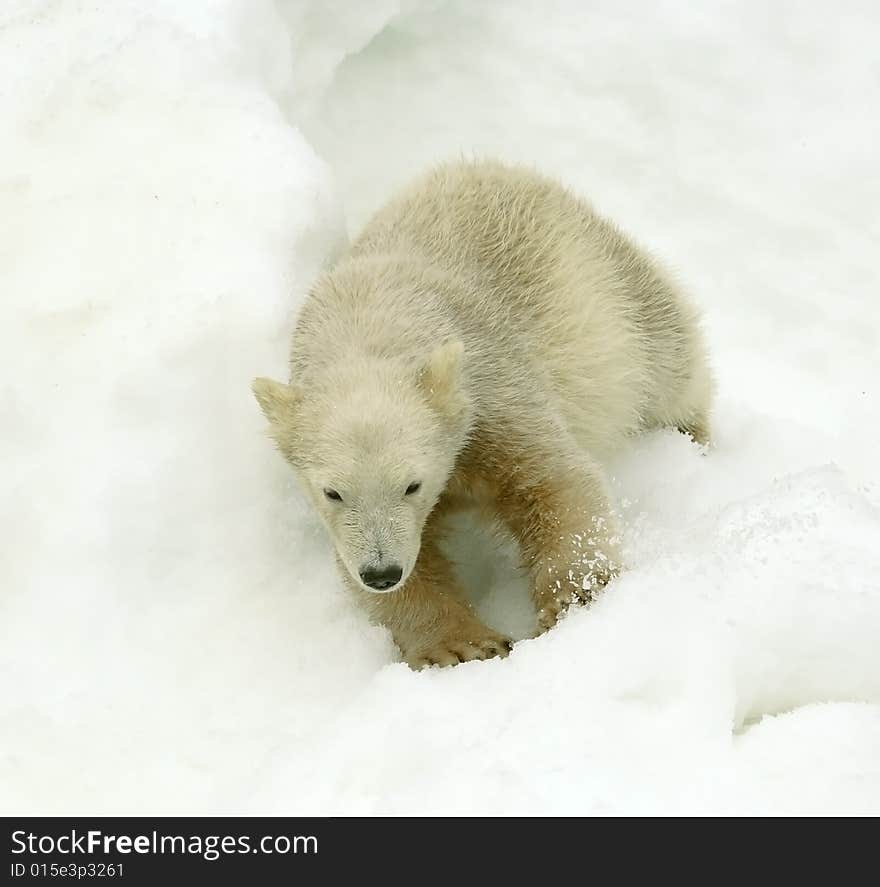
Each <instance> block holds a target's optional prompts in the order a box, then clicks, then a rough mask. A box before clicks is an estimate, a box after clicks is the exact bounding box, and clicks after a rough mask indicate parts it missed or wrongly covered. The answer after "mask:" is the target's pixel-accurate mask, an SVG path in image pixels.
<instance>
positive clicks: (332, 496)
mask: <svg viewBox="0 0 880 887" xmlns="http://www.w3.org/2000/svg"><path fill="white" fill-rule="evenodd" d="M324 495H325V496H326V497H327V498H328V499H332V500H333V501H334V502H341V501H342V496H340V495H339V493H337V492H336V490H329V489H325V490H324Z"/></svg>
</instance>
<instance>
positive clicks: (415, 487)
mask: <svg viewBox="0 0 880 887" xmlns="http://www.w3.org/2000/svg"><path fill="white" fill-rule="evenodd" d="M421 488H422V483H421V481H418V480H416V481H413V482H412V483H411V484H410V485H409V486H408V487H407V488H406V495H407V496H412V494H413V493H418V491H419V490H420V489H421Z"/></svg>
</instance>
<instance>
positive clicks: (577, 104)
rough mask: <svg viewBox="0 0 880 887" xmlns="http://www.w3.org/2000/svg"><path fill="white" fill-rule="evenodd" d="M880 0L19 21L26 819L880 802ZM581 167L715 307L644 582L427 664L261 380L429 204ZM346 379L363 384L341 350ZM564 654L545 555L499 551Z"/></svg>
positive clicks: (488, 567) (16, 696) (1, 127)
mask: <svg viewBox="0 0 880 887" xmlns="http://www.w3.org/2000/svg"><path fill="white" fill-rule="evenodd" d="M878 45H880V13H878V11H877V7H876V4H874V3H869V2H866V3H863V4H856V3H849V2H838V3H834V4H828V3H824V2H817V3H806V2H798V3H794V2H792V3H782V2H774V3H763V2H755V3H734V2H726V3H723V2H718V3H699V4H694V3H685V2H682V3H672V2H664V3H656V2H645V3H620V2H590V3H584V2H577V0H571V2H561V0H558V2H546V0H542V2H505V3H503V4H502V3H500V2H498V3H494V2H467V0H458V2H452V0H450V2H443V0H434V2H422V3H419V2H414V0H400V2H391V0H383V2H371V3H360V2H355V0H349V2H342V0H335V2H327V0H324V2H320V0H314V2H283V3H282V2H278V3H272V2H270V0H259V2H254V0H247V2H246V0H217V2H196V0H192V2H186V3H182V2H171V0H167V2H155V0H153V2H146V0H145V2H141V3H135V2H123V0H113V2H103V3H96V2H89V3H80V2H74V0H66V2H63V3H62V2H45V0H43V2H28V0H23V2H20V0H5V2H3V3H2V5H0V355H2V370H3V372H2V377H0V812H4V813H7V814H9V813H17V814H21V813H80V814H81V813H104V812H107V813H243V812H249V813H313V814H315V813H413V812H414V813H436V812H443V813H449V812H459V813H681V812H696V813H699V812H734V813H745V812H749V813H767V812H774V813H779V812H847V813H854V812H873V813H875V814H876V813H880V512H878V507H880V468H878V462H877V458H878V457H877V454H878V449H880V407H878V391H880V387H878V381H880V379H878V377H880V359H878V354H880V341H878V340H880V287H878V283H880V272H878V262H880V251H878V247H880V223H878V205H880V175H878V172H877V150H878V144H880V138H878V136H880V113H878V109H880V54H878V51H877V47H878ZM462 154H463V155H465V156H500V157H502V158H506V159H509V160H516V161H522V162H525V163H528V164H530V165H533V166H535V167H537V168H539V169H541V170H542V171H545V172H547V173H550V174H552V175H555V176H557V177H559V178H561V179H562V180H563V181H564V182H565V183H566V184H568V185H570V186H571V187H572V188H574V189H575V190H576V191H578V192H579V193H581V194H583V195H585V196H587V197H589V198H590V199H591V200H592V201H593V202H594V203H595V205H596V206H597V207H598V208H599V209H600V210H601V211H602V212H604V213H606V214H607V215H609V216H611V217H612V218H613V219H615V220H616V221H617V222H618V223H619V224H620V225H621V226H622V227H624V228H625V229H626V230H629V231H631V232H632V233H633V234H634V235H635V236H636V238H637V239H638V240H639V241H640V242H641V243H643V244H644V245H646V246H647V247H648V248H650V249H652V250H653V251H654V252H655V253H656V254H657V255H658V256H660V257H661V258H662V259H664V260H665V261H666V262H667V264H669V265H670V266H671V267H672V268H673V269H674V270H675V271H676V272H677V274H678V276H679V278H680V279H681V281H682V282H683V284H684V285H685V286H686V287H687V289H688V290H690V291H691V292H692V293H693V294H694V297H695V299H696V300H697V301H698V302H699V303H700V304H701V305H702V306H703V307H704V310H705V315H706V328H707V332H708V335H709V340H710V347H711V352H712V358H713V363H714V365H715V368H716V371H717V376H718V381H719V396H718V402H717V411H716V437H717V446H716V448H715V450H714V451H713V452H712V453H711V454H710V455H708V456H701V455H700V454H699V452H698V450H697V448H696V447H695V446H693V445H692V444H690V443H689V442H688V441H687V440H685V439H684V438H683V437H681V436H680V435H676V434H674V433H672V432H669V433H658V434H654V435H652V436H650V437H646V438H644V439H642V440H640V441H638V442H635V443H634V444H633V446H632V447H631V448H630V449H629V450H628V451H627V452H626V453H622V454H621V456H620V458H619V460H618V461H617V463H616V464H615V465H613V466H611V469H610V470H611V472H612V473H613V475H614V478H615V480H614V489H615V495H616V498H617V501H618V506H619V507H620V509H621V510H622V513H623V516H624V524H625V531H626V546H627V550H628V559H629V563H630V566H631V569H630V571H629V572H628V573H627V574H626V575H625V576H623V577H622V578H621V579H620V580H619V581H617V582H615V583H614V585H613V587H612V588H611V589H610V590H609V592H608V594H607V595H606V596H605V597H604V598H603V599H602V601H601V602H600V603H599V604H598V605H597V606H595V607H593V608H592V610H590V611H589V612H585V611H579V612H577V613H575V614H573V615H572V616H571V617H569V618H568V619H567V620H566V621H565V622H563V623H562V624H561V625H560V626H559V627H558V628H557V629H556V630H554V631H553V632H551V633H550V634H548V635H545V636H543V637H542V638H540V639H538V640H532V641H524V642H522V643H520V644H518V645H517V647H516V649H515V651H514V654H513V655H512V656H511V657H510V658H509V659H508V660H506V661H493V662H489V663H471V664H469V665H466V666H462V667H459V668H456V669H452V670H443V671H440V670H436V669H435V670H433V671H430V672H425V673H421V674H415V673H412V672H410V671H409V670H407V669H406V667H405V666H403V665H402V664H400V663H398V662H396V654H395V650H394V647H393V645H392V643H391V641H390V639H389V638H388V636H387V634H386V633H385V631H384V630H382V629H380V628H375V627H371V626H369V625H368V624H367V623H366V621H365V619H364V617H363V616H362V615H361V614H360V613H359V612H358V611H357V610H356V609H355V608H354V607H353V605H352V604H351V602H350V601H349V600H348V599H347V598H346V597H345V595H344V593H343V591H342V588H341V586H340V584H339V581H338V580H337V578H336V575H335V571H334V566H333V561H332V556H331V552H330V550H329V545H328V542H327V541H326V539H325V538H324V535H323V531H322V530H321V529H320V527H319V526H318V524H317V522H316V520H315V518H314V517H313V516H312V515H311V514H310V512H309V510H308V508H307V507H306V505H305V504H304V502H303V501H302V499H301V498H300V496H299V493H298V491H297V489H296V486H295V483H294V480H293V478H292V476H291V474H290V472H289V470H288V469H287V468H286V467H285V466H284V465H283V464H282V462H281V459H280V458H279V457H278V456H277V455H275V454H274V453H273V452H272V450H271V447H270V445H269V443H268V442H267V440H266V439H265V437H264V423H263V420H262V418H261V416H260V414H259V411H258V408H257V406H256V404H255V403H254V402H253V400H252V397H251V395H250V391H249V383H250V379H251V378H252V377H253V376H255V375H275V376H277V377H285V374H286V359H287V338H288V335H289V332H290V329H291V325H292V320H293V315H294V312H295V309H296V306H297V304H298V302H299V300H301V298H302V296H303V293H304V291H305V290H306V288H307V287H308V285H309V282H310V281H311V280H312V279H313V277H314V275H315V274H316V272H317V270H318V269H319V268H320V267H321V265H322V263H324V262H326V261H328V260H329V259H331V258H332V257H333V256H334V255H336V254H337V253H338V250H339V249H340V247H341V246H342V244H344V241H345V237H346V233H348V234H351V233H353V232H355V231H356V230H357V227H358V225H359V224H361V223H362V222H363V221H364V219H365V218H366V217H367V215H368V214H369V213H370V212H371V211H372V210H373V209H374V208H376V207H377V206H378V205H379V204H380V203H381V202H382V201H383V200H384V199H386V197H387V196H388V195H389V193H390V192H391V190H392V189H393V187H394V186H396V185H397V184H399V183H401V182H403V181H404V180H405V179H406V178H407V177H408V176H410V175H411V174H414V173H416V172H418V171H420V170H421V169H423V168H424V167H425V166H427V165H429V164H430V163H432V162H436V161H438V160H441V159H446V158H449V157H455V156H459V155H462ZM340 359H344V355H340ZM461 555H462V558H463V560H464V562H465V566H466V573H467V575H468V576H469V577H470V581H471V582H472V584H473V586H474V588H473V591H474V595H475V598H476V599H477V600H478V603H479V606H480V608H481V610H482V611H483V612H484V613H485V614H487V618H489V619H490V621H492V622H493V624H495V625H497V626H499V627H503V628H506V629H509V630H511V631H514V632H516V633H517V634H518V635H520V636H521V635H523V634H526V633H528V630H529V625H528V614H527V612H526V611H525V610H524V607H523V599H522V582H521V580H520V579H519V578H518V577H517V576H516V575H515V574H514V572H513V570H512V568H511V566H510V554H509V552H504V551H501V552H499V553H498V554H497V555H496V556H493V557H491V558H487V557H486V550H485V546H483V545H482V544H476V545H472V546H471V547H470V548H467V547H464V548H463V549H462V550H461Z"/></svg>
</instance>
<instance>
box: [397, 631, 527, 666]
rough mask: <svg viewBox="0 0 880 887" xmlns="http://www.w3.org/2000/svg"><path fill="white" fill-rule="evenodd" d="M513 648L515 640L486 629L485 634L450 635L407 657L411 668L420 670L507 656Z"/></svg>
mask: <svg viewBox="0 0 880 887" xmlns="http://www.w3.org/2000/svg"><path fill="white" fill-rule="evenodd" d="M512 648H513V641H511V640H510V638H507V637H505V636H504V635H501V634H497V633H496V632H494V631H489V630H488V629H486V631H485V633H484V634H480V635H471V636H465V637H449V638H444V639H442V640H439V641H436V642H434V643H431V644H429V645H426V646H423V647H420V648H419V649H417V650H413V651H411V652H407V653H406V654H405V659H406V663H407V665H409V667H410V668H413V669H415V670H419V669H422V668H427V667H428V666H431V665H440V666H446V665H458V664H459V663H461V662H470V661H472V660H474V659H493V658H495V657H496V656H500V657H502V658H503V657H505V656H507V655H508V653H510V651H511V649H512Z"/></svg>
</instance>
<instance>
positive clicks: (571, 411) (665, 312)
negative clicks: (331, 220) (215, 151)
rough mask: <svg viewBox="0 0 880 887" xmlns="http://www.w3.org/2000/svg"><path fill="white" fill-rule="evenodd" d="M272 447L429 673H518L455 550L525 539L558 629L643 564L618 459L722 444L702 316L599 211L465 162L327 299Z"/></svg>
mask: <svg viewBox="0 0 880 887" xmlns="http://www.w3.org/2000/svg"><path fill="white" fill-rule="evenodd" d="M253 390H254V393H255V395H256V398H257V400H258V402H259V404H260V406H261V408H262V410H263V412H264V414H265V416H266V418H267V419H268V421H269V426H270V435H271V437H272V438H273V439H274V441H275V443H276V445H277V447H278V449H279V450H280V452H281V454H282V455H283V456H284V458H285V459H286V460H287V461H288V462H289V463H290V465H291V466H292V467H293V468H294V469H295V471H296V473H297V474H298V476H299V478H300V480H301V482H302V486H303V488H304V490H305V492H306V493H307V495H308V496H309V497H310V498H311V500H312V502H313V503H314V506H315V508H316V510H317V512H318V514H319V515H320V517H321V519H322V520H323V522H324V524H325V525H326V527H327V529H328V531H329V533H330V535H331V537H332V539H333V542H334V544H335V548H336V553H337V559H338V562H339V565H340V568H341V572H342V575H343V577H344V578H345V581H346V583H347V584H348V586H350V588H351V589H352V591H353V592H354V593H355V594H356V595H357V596H358V597H359V598H360V599H361V601H362V602H363V603H364V605H365V606H366V608H367V610H368V611H369V613H370V615H371V616H372V618H374V619H375V620H378V621H380V622H381V623H383V624H385V625H386V626H387V627H388V628H389V629H390V630H391V632H392V634H393V637H394V639H395V641H396V643H397V644H398V646H399V647H400V650H401V652H402V654H403V657H404V658H405V660H406V661H407V662H408V663H409V664H410V665H411V666H413V667H416V668H418V667H422V666H425V665H431V664H437V665H452V664H456V663H458V662H464V661H467V660H471V659H485V658H488V657H492V656H503V655H506V653H507V652H508V651H509V649H510V641H509V639H507V638H505V637H503V636H501V635H500V634H498V633H497V632H495V631H493V630H492V629H491V628H489V627H488V626H486V625H484V624H483V623H482V622H481V621H480V620H479V619H478V618H477V616H476V615H475V613H474V612H473V610H472V609H471V608H470V607H469V605H468V604H467V603H466V601H465V600H464V597H463V595H462V593H461V589H460V588H459V587H458V586H457V584H456V580H455V578H454V574H453V570H452V568H451V565H450V563H449V562H448V561H447V559H446V557H445V556H444V555H443V553H442V552H441V550H440V547H439V545H438V540H439V534H440V531H441V525H442V523H443V520H444V518H445V517H446V515H448V514H449V512H450V511H451V510H453V509H457V508H461V507H464V506H468V505H472V504H474V503H476V504H478V505H480V506H482V507H484V508H485V509H487V510H489V511H490V512H491V514H492V515H493V516H494V517H495V518H497V520H499V521H501V522H502V523H503V524H504V525H506V526H507V527H508V528H509V530H510V531H511V532H512V533H513V535H514V537H515V538H516V540H517V541H518V543H519V547H520V550H521V554H522V560H523V563H524V566H525V568H526V569H527V570H528V573H529V577H530V590H531V595H532V598H533V600H534V604H535V607H536V610H537V614H538V625H539V627H540V628H541V629H547V628H549V627H550V626H552V625H553V624H554V623H555V622H556V620H557V619H558V617H559V615H560V614H561V613H562V612H563V611H564V610H565V609H566V608H567V607H568V606H569V605H570V604H572V603H574V602H578V601H581V602H585V601H589V600H590V599H591V598H592V597H593V596H594V595H595V594H596V593H597V592H598V591H599V590H600V589H601V588H602V587H603V586H605V585H606V583H608V582H609V580H610V579H611V578H612V577H614V576H615V575H616V573H617V572H618V571H619V569H620V567H621V563H620V556H619V550H618V542H619V539H618V530H617V527H616V525H615V522H614V520H613V517H612V515H611V512H610V507H609V501H608V493H607V491H606V483H605V480H604V478H603V473H602V468H601V459H602V457H603V456H605V455H607V454H608V453H609V452H611V451H612V450H614V449H615V447H617V446H618V445H619V443H620V442H621V440H622V439H623V438H624V437H625V436H626V435H630V434H633V433H636V432H638V431H639V430H642V429H646V428H653V427H658V426H670V427H677V428H679V429H681V430H682V431H683V432H686V433H687V434H689V435H691V436H692V437H693V438H694V439H695V440H696V441H698V442H700V443H707V442H708V440H709V410H710V401H711V393H712V383H711V376H710V372H709V369H708V366H707V361H706V354H705V348H704V344H703V340H702V336H701V333H700V329H699V324H698V316H697V313H696V311H695V309H694V308H693V307H692V306H691V305H690V303H689V302H688V301H687V300H686V299H685V298H684V297H683V296H682V294H681V293H680V292H679V291H678V289H677V288H676V286H675V285H674V284H673V283H672V282H671V281H670V280H669V279H668V278H667V276H666V275H665V274H664V272H663V271H662V270H661V269H660V268H658V267H657V265H656V264H655V263H654V262H653V261H652V260H651V259H650V258H649V257H648V256H647V255H645V254H644V253H643V252H642V251H641V250H640V249H638V248H637V247H636V246H635V245H633V244H632V243H631V242H630V241H629V240H628V239H627V238H626V237H625V236H624V235H623V234H621V233H620V232H619V231H618V230H617V229H616V228H615V227H614V226H613V225H611V224H610V223H609V222H607V221H606V220H604V219H602V218H601V217H600V216H598V215H597V214H596V213H595V212H594V211H593V209H592V208H591V207H590V205H589V204H587V203H586V202H584V201H583V200H581V199H579V198H577V197H575V196H574V195H573V194H571V193H570V192H568V191H567V190H565V189H564V188H563V187H562V186H561V185H560V184H558V183H556V182H554V181H551V180H549V179H546V178H544V177H542V176H540V175H537V174H535V173H534V172H532V171H529V170H526V169H523V168H516V167H509V166H504V165H501V164H498V163H491V162H475V163H467V162H461V163H452V164H448V165H444V166H441V167H439V168H437V169H435V170H434V171H432V172H431V173H429V174H428V175H427V176H425V177H423V178H421V179H419V180H418V181H416V182H415V183H414V184H412V185H410V186H409V187H408V188H406V189H405V190H404V191H403V192H402V193H401V194H399V195H398V196H397V197H395V198H394V199H393V200H391V202H390V203H388V204H387V205H386V206H385V207H384V208H383V209H381V210H380V211H379V212H378V213H377V214H376V215H375V216H374V217H373V218H372V219H371V221H370V222H369V223H368V224H367V226H366V228H365V229H364V230H363V232H362V233H361V235H360V237H358V239H357V240H356V241H355V242H354V244H353V245H352V246H351V248H350V249H349V251H348V253H347V254H346V255H345V256H344V257H343V258H342V259H341V260H340V261H339V262H338V263H337V264H336V265H335V266H334V267H333V268H331V269H330V270H329V271H327V272H326V273H325V274H324V275H323V276H322V277H321V278H320V279H319V280H318V281H317V282H316V283H315V285H314V287H313V288H312V290H311V292H310V293H309V295H308V298H307V300H306V302H305V304H304V305H303V307H302V310H301V312H300V315H299V318H298V321H297V325H296V330H295V332H294V335H293V344H292V355H291V382H290V383H289V384H282V383H280V382H274V381H271V380H269V379H257V380H255V382H254V384H253Z"/></svg>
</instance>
